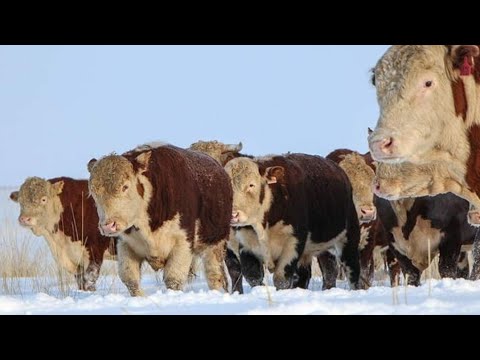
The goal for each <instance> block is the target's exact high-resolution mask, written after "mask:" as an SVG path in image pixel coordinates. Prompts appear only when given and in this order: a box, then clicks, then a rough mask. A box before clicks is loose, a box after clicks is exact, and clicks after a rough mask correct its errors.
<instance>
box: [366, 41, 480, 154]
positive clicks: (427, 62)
mask: <svg viewBox="0 0 480 360" xmlns="http://www.w3.org/2000/svg"><path fill="white" fill-rule="evenodd" d="M478 55H479V49H478V47H476V46H470V45H459V46H425V45H422V46H417V45H405V46H403V45H402V46H393V47H391V48H390V49H389V50H388V51H387V52H386V53H385V55H384V56H383V57H382V58H381V59H380V61H379V62H378V63H377V65H376V67H375V69H374V75H373V83H374V85H375V87H376V90H377V100H378V104H379V106H380V118H379V120H378V124H377V127H376V129H375V131H374V132H373V133H372V134H371V135H370V136H369V146H370V150H371V153H372V156H373V157H374V159H376V160H378V161H382V162H390V163H398V162H404V161H409V162H413V163H425V162H426V159H427V157H428V153H429V152H431V151H433V150H434V149H437V150H438V149H439V148H440V149H441V148H443V147H445V145H444V143H445V142H448V141H450V139H452V138H455V137H457V135H458V136H460V133H461V130H460V129H461V127H462V123H463V120H462V119H461V117H462V116H464V117H465V118H467V117H468V116H467V114H466V111H467V109H466V107H467V105H466V103H467V100H468V109H474V108H475V106H476V103H477V102H476V100H475V97H476V95H475V94H474V93H473V92H472V91H471V90H469V89H472V88H474V86H475V85H474V84H475V80H474V77H473V76H470V75H471V74H473V70H472V69H473V66H474V64H475V61H476V58H477V56H478ZM472 84H473V85H472ZM457 85H458V86H461V92H458V91H456V92H455V94H454V89H455V88H456V86H457ZM458 86H457V87H458ZM463 86H464V87H465V88H463ZM469 94H470V95H469ZM454 95H455V96H454ZM474 112H475V111H471V113H472V116H473V113H474ZM466 120H467V119H466ZM455 129H456V130H455ZM457 133H458V134H457ZM447 151H448V150H447Z"/></svg>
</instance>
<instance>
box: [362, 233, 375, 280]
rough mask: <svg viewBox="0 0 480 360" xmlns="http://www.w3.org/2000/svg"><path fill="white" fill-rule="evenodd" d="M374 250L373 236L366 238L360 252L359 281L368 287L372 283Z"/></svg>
mask: <svg viewBox="0 0 480 360" xmlns="http://www.w3.org/2000/svg"><path fill="white" fill-rule="evenodd" d="M374 248H375V241H374V239H373V236H368V237H367V240H366V244H365V246H364V247H363V249H361V250H360V281H363V282H365V283H366V284H367V286H368V287H370V285H371V283H372V281H373V273H374V268H375V264H374V261H373V250H374Z"/></svg>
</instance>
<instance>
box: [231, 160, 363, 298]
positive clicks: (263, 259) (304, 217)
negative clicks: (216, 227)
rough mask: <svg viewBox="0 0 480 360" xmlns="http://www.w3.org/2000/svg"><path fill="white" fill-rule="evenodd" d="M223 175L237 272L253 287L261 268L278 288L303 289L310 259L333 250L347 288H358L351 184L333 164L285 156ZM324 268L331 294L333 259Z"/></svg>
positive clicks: (235, 164) (240, 165)
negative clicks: (229, 195) (237, 248)
mask: <svg viewBox="0 0 480 360" xmlns="http://www.w3.org/2000/svg"><path fill="white" fill-rule="evenodd" d="M225 170H226V171H227V173H228V175H229V176H230V179H231V181H232V184H233V193H234V195H233V199H234V200H233V213H232V226H234V227H236V228H237V234H236V235H237V238H238V239H239V241H240V244H241V245H242V247H243V248H242V250H241V252H240V258H241V263H242V272H243V275H244V276H245V278H246V279H247V281H248V282H249V283H250V284H251V285H258V284H261V283H262V281H263V276H264V272H263V264H265V265H266V266H267V267H268V269H269V270H270V271H271V272H273V281H274V285H275V286H276V287H277V288H278V289H287V288H291V287H295V286H299V287H302V288H307V287H308V281H309V279H310V276H311V261H312V256H317V255H318V254H322V253H323V254H325V253H327V252H328V251H334V252H335V254H336V255H338V257H339V258H340V259H341V262H342V264H343V265H344V266H345V268H346V273H347V277H348V280H349V281H350V284H351V287H352V288H354V289H357V288H359V287H360V286H361V285H360V282H359V273H360V268H359V261H358V243H359V239H360V228H359V223H358V219H357V214H356V211H355V206H354V204H353V200H352V189H351V185H350V182H349V181H348V178H347V176H346V175H345V173H344V172H343V170H342V169H341V168H340V167H339V166H338V165H337V164H335V163H334V162H332V161H330V160H326V159H324V158H321V157H319V156H310V155H304V154H288V155H284V156H272V157H265V158H255V159H248V158H237V159H233V160H231V161H229V162H228V163H227V164H226V166H225ZM321 259H322V258H321ZM325 261H326V262H325V263H324V264H323V265H324V266H323V267H322V263H320V265H321V267H322V272H324V288H329V287H332V286H335V282H336V262H335V258H333V261H332V256H331V255H330V256H327V257H326V258H325ZM326 275H327V278H326Z"/></svg>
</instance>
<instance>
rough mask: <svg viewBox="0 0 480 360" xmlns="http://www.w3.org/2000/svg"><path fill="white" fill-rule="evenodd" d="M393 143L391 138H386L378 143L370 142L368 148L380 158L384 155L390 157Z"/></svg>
mask: <svg viewBox="0 0 480 360" xmlns="http://www.w3.org/2000/svg"><path fill="white" fill-rule="evenodd" d="M393 143H394V141H393V138H392V137H388V138H385V139H382V140H379V141H375V142H372V143H371V145H370V147H371V149H372V151H373V153H374V154H376V155H380V157H382V156H385V155H392V153H393Z"/></svg>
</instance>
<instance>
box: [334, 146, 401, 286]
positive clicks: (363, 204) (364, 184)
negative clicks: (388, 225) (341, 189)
mask: <svg viewBox="0 0 480 360" xmlns="http://www.w3.org/2000/svg"><path fill="white" fill-rule="evenodd" d="M326 158H327V159H329V160H332V161H334V162H336V163H337V164H338V165H339V166H340V167H341V168H342V169H343V170H344V171H345V173H346V174H347V177H348V179H349V180H350V183H351V185H352V189H353V203H354V204H355V208H356V210H357V216H358V220H359V222H360V244H359V251H360V252H359V256H360V276H361V278H362V279H363V280H364V281H366V282H368V283H369V284H371V283H372V281H373V277H374V272H375V269H376V268H380V267H381V266H382V265H383V264H384V263H385V262H386V263H387V266H388V269H389V273H390V278H391V281H392V285H394V284H395V278H396V276H398V274H399V272H400V268H399V265H398V263H397V262H396V261H395V259H394V256H393V253H391V251H390V250H388V242H387V239H386V234H385V231H384V229H383V226H382V224H380V223H379V222H380V221H379V220H378V219H377V214H376V207H375V204H374V194H373V191H372V183H373V180H374V177H375V172H374V170H375V166H374V165H373V160H372V158H371V156H370V153H367V154H364V155H360V154H359V153H357V152H355V151H353V150H349V149H338V150H335V151H332V152H331V153H330V154H328V155H327V156H326ZM376 253H379V254H381V255H383V256H381V257H380V256H377V263H375V259H374V258H375V257H374V254H376ZM385 256H386V259H384V257H385ZM378 260H380V261H378Z"/></svg>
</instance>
